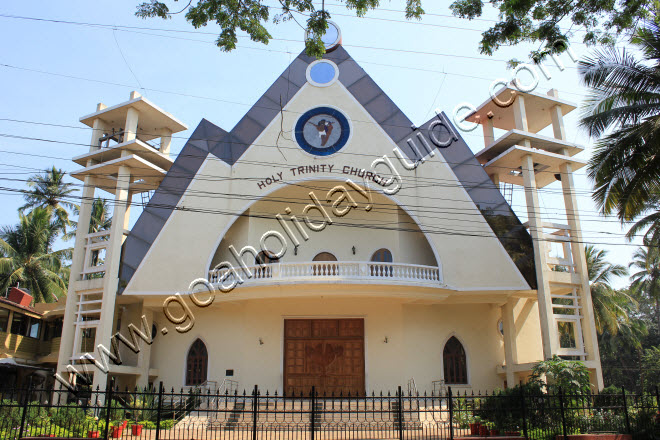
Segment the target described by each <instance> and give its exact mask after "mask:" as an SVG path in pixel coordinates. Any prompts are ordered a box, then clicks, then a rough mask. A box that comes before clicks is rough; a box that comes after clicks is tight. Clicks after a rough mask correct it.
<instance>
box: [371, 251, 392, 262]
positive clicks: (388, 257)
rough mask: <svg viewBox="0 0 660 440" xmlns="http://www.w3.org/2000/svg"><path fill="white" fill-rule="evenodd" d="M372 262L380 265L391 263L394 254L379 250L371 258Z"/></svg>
mask: <svg viewBox="0 0 660 440" xmlns="http://www.w3.org/2000/svg"><path fill="white" fill-rule="evenodd" d="M371 261H375V262H378V263H391V262H392V252H390V251H389V249H385V248H382V249H378V250H377V251H376V252H374V254H373V255H372V256H371Z"/></svg>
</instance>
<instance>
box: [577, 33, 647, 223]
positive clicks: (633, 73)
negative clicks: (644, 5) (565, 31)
mask: <svg viewBox="0 0 660 440" xmlns="http://www.w3.org/2000/svg"><path fill="white" fill-rule="evenodd" d="M631 43H632V44H633V45H634V46H635V47H636V48H637V49H639V51H640V52H641V57H638V56H636V55H635V54H634V53H631V52H630V51H627V50H625V49H622V50H619V49H616V48H612V47H610V48H602V49H600V50H598V51H596V52H595V53H594V55H593V56H592V57H588V58H586V59H584V60H582V61H580V63H579V66H578V71H579V74H580V76H581V79H582V82H583V83H584V84H585V85H586V86H587V87H589V88H590V93H589V96H588V98H587V101H586V105H585V107H584V109H583V114H582V119H581V121H580V124H581V125H582V126H583V127H584V128H586V129H587V131H588V132H589V135H590V136H592V137H595V138H600V139H599V141H598V142H597V143H596V144H595V152H594V154H593V156H592V158H591V160H590V161H589V177H590V178H591V180H592V181H593V182H594V195H593V198H594V200H595V201H596V204H597V205H598V207H599V209H600V210H601V211H602V213H603V214H605V215H607V214H610V213H614V212H616V214H617V215H618V217H619V219H620V220H621V221H622V222H623V221H631V220H633V219H634V218H635V217H637V216H639V215H640V214H643V213H644V212H647V211H648V210H649V209H651V208H653V207H654V206H653V203H652V201H653V199H654V198H655V197H656V196H657V194H658V193H660V188H659V187H660V154H658V153H660V28H659V26H658V24H657V23H647V24H646V25H645V26H643V27H640V28H639V29H638V30H637V31H636V32H635V34H634V36H633V38H632V39H631ZM606 133H607V134H606ZM647 226H648V225H647Z"/></svg>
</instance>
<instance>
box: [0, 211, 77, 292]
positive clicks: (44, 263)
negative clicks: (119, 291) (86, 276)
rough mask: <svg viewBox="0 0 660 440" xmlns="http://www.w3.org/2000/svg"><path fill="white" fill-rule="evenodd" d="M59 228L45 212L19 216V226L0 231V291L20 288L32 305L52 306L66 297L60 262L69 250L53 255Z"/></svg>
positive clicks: (20, 214) (69, 254)
mask: <svg viewBox="0 0 660 440" xmlns="http://www.w3.org/2000/svg"><path fill="white" fill-rule="evenodd" d="M58 229H59V225H57V224H55V222H52V221H51V215H50V212H49V211H48V210H47V209H45V208H39V207H37V208H34V209H33V210H32V211H31V212H30V213H29V214H27V215H25V214H22V213H19V223H18V224H17V225H15V226H10V227H4V228H2V230H0V289H1V290H2V291H5V290H6V289H7V288H9V287H13V286H17V285H20V286H21V287H25V288H26V289H29V290H30V292H31V294H32V296H33V298H34V302H53V301H56V300H57V298H59V297H60V296H62V295H65V294H66V288H67V286H66V283H65V282H64V280H63V279H62V278H61V274H62V271H63V268H62V262H63V261H64V260H66V259H68V258H70V256H71V249H62V250H59V251H52V250H51V249H52V244H53V242H54V241H55V238H56V237H57V231H58Z"/></svg>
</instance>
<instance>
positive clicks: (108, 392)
mask: <svg viewBox="0 0 660 440" xmlns="http://www.w3.org/2000/svg"><path fill="white" fill-rule="evenodd" d="M104 403H105V429H104V431H105V434H104V435H103V437H105V438H110V436H109V432H110V410H111V409H112V380H108V383H107V385H106V387H105V402H104Z"/></svg>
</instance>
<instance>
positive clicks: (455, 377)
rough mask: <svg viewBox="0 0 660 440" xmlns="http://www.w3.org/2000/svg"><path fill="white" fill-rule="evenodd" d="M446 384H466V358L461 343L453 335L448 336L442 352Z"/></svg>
mask: <svg viewBox="0 0 660 440" xmlns="http://www.w3.org/2000/svg"><path fill="white" fill-rule="evenodd" d="M442 363H443V365H444V369H445V383H446V384H467V383H468V378H467V359H466V356H465V350H464V349H463V344H461V342H460V341H459V340H458V339H457V338H456V337H455V336H452V337H451V338H449V340H448V341H447V343H446V344H445V349H444V351H443V352H442Z"/></svg>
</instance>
